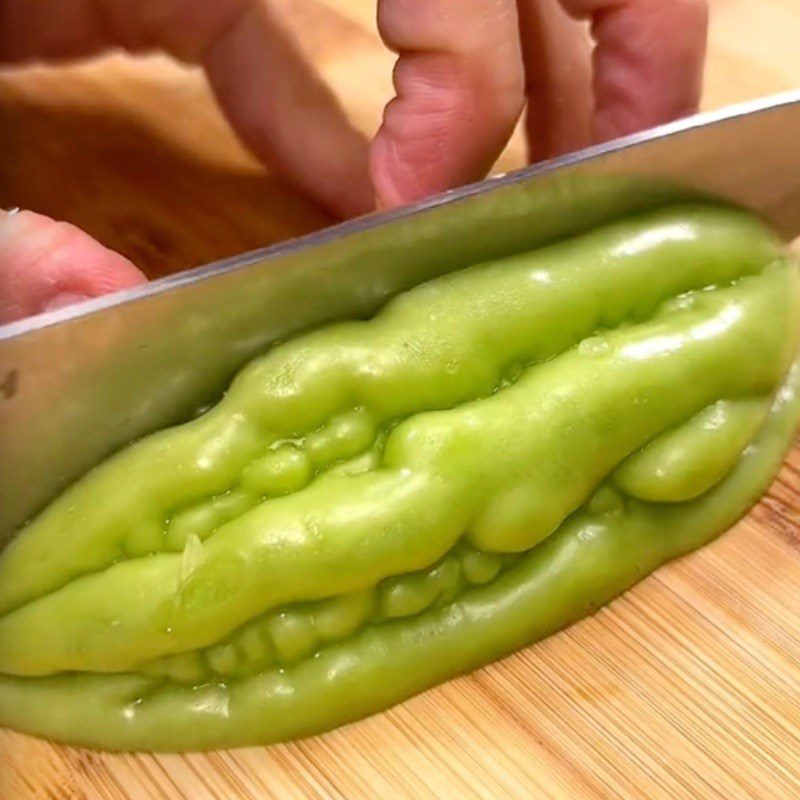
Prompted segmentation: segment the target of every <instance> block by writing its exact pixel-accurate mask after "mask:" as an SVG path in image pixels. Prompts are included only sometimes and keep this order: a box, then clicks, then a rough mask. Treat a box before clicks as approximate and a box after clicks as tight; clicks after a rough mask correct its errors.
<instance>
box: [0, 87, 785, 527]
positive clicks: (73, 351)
mask: <svg viewBox="0 0 800 800" xmlns="http://www.w3.org/2000/svg"><path fill="white" fill-rule="evenodd" d="M698 193H711V194H714V195H718V196H720V197H723V198H727V199H728V200H730V201H733V202H736V203H738V204H741V205H745V206H748V207H750V208H752V209H754V210H756V211H757V212H759V213H761V214H763V215H764V216H765V217H766V218H767V219H768V220H769V221H770V222H771V223H772V224H773V225H774V226H776V227H777V228H778V229H779V230H780V231H781V232H782V233H783V234H784V235H787V236H794V235H797V234H798V233H800V92H795V93H790V94H785V95H781V96H777V97H772V98H767V99H765V100H761V101H758V102H755V103H748V104H745V105H742V106H738V107H732V108H729V109H725V110H723V111H721V112H716V113H712V114H705V115H699V116H697V117H693V118H691V119H689V120H687V121H683V122H679V123H674V124H671V125H666V126H663V127H661V128H656V129H654V130H652V131H648V132H646V133H644V134H639V135H635V136H631V137H626V138H624V139H620V140H617V141H615V142H611V143H609V144H607V145H602V146H599V147H594V148H589V149H587V150H583V151H580V152H578V153H574V154H570V155H568V156H566V157H563V158H559V159H555V160H552V161H550V162H546V163H544V164H540V165H537V166H535V167H531V168H529V169H525V170H522V171H520V172H517V173H514V174H511V175H507V176H504V177H502V178H500V179H492V180H488V181H484V182H482V183H479V184H475V185H473V186H470V187H467V188H465V189H462V190H459V191H455V192H449V193H446V194H444V195H441V196H439V197H437V198H434V199H432V200H430V201H427V202H424V203H421V204H418V205H416V206H412V207H409V208H406V209H402V210H400V211H396V212H390V213H386V214H379V215H374V216H370V217H365V218H362V219H360V220H356V221H353V222H350V223H345V224H343V225H340V226H336V227H334V228H331V229H328V230H326V231H323V232H321V233H318V234H313V235H311V236H307V237H304V238H302V239H298V240H295V241H292V242H289V243H287V244H284V245H279V246H277V247H273V248H269V249H267V250H263V251H259V252H256V253H251V254H247V255H244V256H240V257H237V258H234V259H230V260H228V261H224V262H220V263H218V264H213V265H210V266H207V267H202V268H200V269H196V270H192V271H191V272H187V273H183V274H180V275H177V276H172V277H170V278H166V279H163V280H160V281H155V282H153V283H151V284H149V285H147V286H145V287H141V288H138V289H134V290H129V291H126V292H122V293H119V294H117V295H113V296H111V297H106V298H99V299H97V300H92V301H88V302H86V303H82V304H80V305H78V306H74V307H70V308H65V309H61V310H59V311H56V312H52V313H50V314H45V315H41V316H39V317H35V318H32V319H29V320H24V321H22V322H19V323H13V324H11V325H6V326H3V327H0V542H2V541H3V539H7V538H8V537H10V536H11V535H12V534H13V532H14V530H15V529H17V528H18V527H19V526H20V525H21V524H23V523H24V521H25V520H26V519H28V518H29V517H30V516H31V515H33V514H34V513H35V512H36V511H38V510H39V509H40V508H41V507H42V505H43V504H45V503H46V502H47V501H48V500H49V499H51V498H52V497H53V495H54V494H55V493H57V492H58V491H59V490H61V489H62V488H63V487H64V486H66V485H67V484H68V483H69V482H71V481H72V480H74V479H75V478H76V476H78V475H79V474H81V473H82V472H84V471H86V470H87V469H88V468H90V467H91V466H92V465H93V464H95V463H96V462H97V461H99V460H100V459H101V458H103V457H104V456H106V455H108V454H109V453H111V452H113V451H114V450H115V449H117V448H119V447H120V446H121V445H123V444H126V443H128V442H130V441H131V440H133V439H135V438H137V437H139V436H141V435H143V434H145V433H147V432H150V431H153V430H155V429H158V428H160V427H164V426H166V425H169V424H172V423H175V422H177V421H181V420H184V419H186V418H188V417H190V416H191V415H192V414H193V413H195V412H196V411H197V410H198V409H199V408H200V407H201V406H203V405H204V404H207V403H209V402H212V401H213V400H214V399H216V398H218V397H219V395H220V392H221V391H222V390H223V389H224V387H225V385H226V383H227V381H228V380H229V379H230V377H231V376H232V374H233V373H234V372H235V371H236V369H237V368H238V367H240V366H241V365H242V364H243V363H244V362H246V361H247V360H249V359H250V358H252V357H253V356H254V355H255V354H257V353H259V352H263V351H264V349H265V348H266V347H268V346H269V344H270V343H272V342H275V341H276V340H278V339H281V338H285V337H287V336H289V335H291V334H292V333H294V332H296V331H299V330H302V329H304V328H309V327H311V326H315V325H319V324H321V323H323V322H325V321H328V320H332V319H336V318H341V317H365V316H368V315H370V314H371V313H372V312H374V311H375V309H376V308H378V307H379V306H380V305H381V304H382V303H383V302H384V301H385V300H386V299H387V298H388V297H390V296H392V295H394V294H396V293H398V292H400V291H402V290H403V289H405V288H407V287H409V286H412V285H414V284H416V283H419V282H421V281H424V280H426V279H429V278H431V277H434V276H436V275H440V274H443V273H446V272H449V271H452V270H454V269H458V268H460V267H463V266H465V265H467V264H470V263H475V262H477V261H480V260H484V259H487V258H494V257H499V256H503V255H506V254H509V253H512V252H515V251H519V250H521V249H524V248H532V247H536V246H539V245H542V244H544V243H546V242H549V241H552V240H555V239H557V238H560V237H563V236H566V235H570V234H573V233H577V232H579V231H581V230H585V229H587V228H589V227H592V226H594V225H597V224H599V223H602V222H603V221H605V220H609V219H612V218H615V217H618V216H620V215H622V214H626V213H631V212H635V211H637V210H642V209H645V208H648V207H653V206H656V205H659V204H664V203H667V202H673V201H676V200H679V199H681V198H685V197H691V196H697V194H698Z"/></svg>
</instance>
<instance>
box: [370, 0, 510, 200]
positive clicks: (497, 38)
mask: <svg viewBox="0 0 800 800" xmlns="http://www.w3.org/2000/svg"><path fill="white" fill-rule="evenodd" d="M378 25H379V29H380V32H381V36H382V37H383V39H384V41H385V42H386V44H387V45H388V46H389V47H390V48H392V49H393V50H395V51H396V52H397V53H399V56H400V58H399V59H398V62H397V65H396V67H395V72H394V85H395V91H396V93H397V94H396V97H395V99H394V100H392V102H391V103H389V105H388V106H387V108H386V110H385V112H384V119H383V125H382V126H381V129H380V131H379V132H378V134H377V136H376V138H375V140H374V142H373V143H372V146H371V149H370V156H369V162H370V172H371V175H372V180H373V183H374V186H375V191H376V195H377V199H378V203H379V205H381V206H394V205H399V204H402V203H405V202H409V201H411V200H415V199H418V198H422V197H425V196H426V195H428V194H431V193H433V192H437V191H441V190H444V189H449V188H451V187H453V186H458V185H460V184H463V183H467V182H469V181H472V180H476V179H478V178H480V177H482V176H483V175H484V174H485V173H486V172H487V171H488V170H489V168H490V167H491V165H492V163H493V162H494V160H495V159H496V158H497V156H498V155H499V154H500V152H501V151H502V149H503V147H504V145H505V143H506V142H507V141H508V138H509V136H510V135H511V133H512V131H513V129H514V125H515V123H516V121H517V118H518V117H519V114H520V111H521V110H522V105H523V102H524V75H523V70H522V59H521V54H520V45H519V31H518V23H517V14H516V8H515V4H514V2H513V0H379V2H378Z"/></svg>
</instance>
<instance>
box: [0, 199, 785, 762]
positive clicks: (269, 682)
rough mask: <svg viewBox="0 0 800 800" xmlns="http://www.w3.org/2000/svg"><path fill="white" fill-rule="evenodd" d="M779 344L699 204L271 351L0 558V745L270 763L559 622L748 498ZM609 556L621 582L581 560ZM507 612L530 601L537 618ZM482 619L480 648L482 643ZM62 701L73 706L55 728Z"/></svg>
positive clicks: (756, 284)
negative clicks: (33, 734) (267, 748)
mask: <svg viewBox="0 0 800 800" xmlns="http://www.w3.org/2000/svg"><path fill="white" fill-rule="evenodd" d="M454 319H457V320H458V321H459V322H458V324H453V320H454ZM765 319H768V320H769V321H770V324H768V325H765V324H764V320H765ZM799 337H800V282H799V280H798V273H797V268H796V265H795V264H794V263H793V262H790V261H788V260H785V259H784V258H783V257H782V255H781V250H780V247H779V246H778V244H777V243H776V241H775V239H774V238H773V237H772V235H771V234H769V232H767V231H766V230H765V229H764V228H763V227H761V226H760V224H759V223H758V222H757V221H755V220H754V219H753V218H751V217H749V216H748V215H746V214H743V213H741V212H737V211H733V210H723V209H718V208H711V207H701V206H698V207H690V208H674V209H666V210H661V211H658V212H654V213H650V214H647V215H643V216H642V217H641V218H637V219H632V220H626V221H624V222H621V223H616V224H613V225H609V226H606V227H605V228H603V229H599V230H597V231H593V232H591V233H589V234H586V235H585V236H582V237H577V238H576V239H575V240H570V241H567V242H563V243H561V244H559V245H556V246H553V247H549V248H546V249H543V250H541V251H538V252H535V253H528V254H524V255H521V256H517V257H514V258H511V259H505V260H503V261H502V262H497V263H494V264H487V265H478V266H476V267H474V268H471V269H467V270H462V271H461V272H459V273H455V274H453V275H451V276H447V277H445V278H440V279H437V280H436V281H433V282H431V283H430V284H426V285H424V286H421V287H418V288H417V289H415V290H412V291H410V292H408V293H406V294H405V295H402V296H400V297H399V298H397V299H396V300H395V301H393V302H392V303H390V304H389V305H388V306H387V307H386V308H385V309H384V311H383V312H381V313H380V314H379V315H378V316H377V317H376V318H375V319H373V320H371V321H369V322H363V323H344V324H341V325H337V326H334V327H331V328H327V329H324V330H321V331H318V332H314V333H311V334H307V335H305V336H303V337H300V338H298V339H297V340H295V341H292V342H289V343H286V344H283V345H280V346H278V347H276V348H275V349H274V350H273V351H271V352H270V353H269V354H267V355H266V356H264V357H263V358H261V359H259V360H258V361H256V362H254V363H253V364H252V365H250V366H249V367H248V368H247V369H246V370H244V371H243V373H242V374H241V375H240V376H239V377H238V378H237V379H236V381H235V382H234V384H233V385H232V387H231V389H230V391H229V392H228V394H227V396H226V397H225V399H224V400H223V401H222V402H221V403H220V404H219V405H218V406H216V407H215V408H214V409H212V410H211V411H210V412H207V413H206V414H205V415H203V416H202V417H200V418H198V419H196V420H194V421H192V422H190V423H187V424H186V425H183V426H180V427H178V428H175V429H170V430H168V431H165V432H162V433H161V434H158V435H156V436H153V437H148V438H147V439H145V440H143V441H142V442H141V443H139V444H137V445H135V446H133V447H131V448H129V449H128V450H126V451H123V452H122V453H121V454H120V455H118V456H116V457H115V458H113V459H110V460H109V461H108V462H106V463H105V464H103V465H101V466H100V467H98V468H97V469H96V470H94V471H93V472H92V473H90V474H89V475H88V476H87V477H86V478H85V479H84V480H83V481H81V482H79V483H78V484H76V485H75V486H74V487H73V488H72V489H71V490H69V491H68V492H66V493H65V494H64V495H63V496H62V497H61V498H60V499H59V500H57V501H56V502H54V503H53V504H52V505H51V506H50V507H49V508H48V509H47V510H46V511H45V512H44V513H43V514H42V515H41V516H40V517H38V518H37V519H36V520H34V521H33V522H32V523H31V524H30V525H29V526H28V527H27V528H26V529H24V530H23V531H22V532H21V534H20V536H19V537H18V538H17V539H16V540H15V541H14V542H13V543H12V545H11V546H10V547H8V548H7V549H6V550H5V551H4V552H3V553H2V554H1V555H0V614H2V616H0V693H2V694H7V697H8V698H10V699H4V698H3V697H2V696H1V695H0V722H5V721H7V722H9V724H13V725H14V726H15V727H20V728H22V729H26V730H34V731H41V732H45V733H48V734H50V735H54V736H57V737H58V738H66V739H69V740H73V741H83V742H87V743H94V744H99V745H101V746H105V747H112V748H116V747H123V748H127V747H139V746H144V747H156V748H163V747H166V748H179V749H183V748H187V747H188V748H192V747H206V746H214V745H217V744H236V743H245V742H255V741H272V740H276V739H280V738H285V737H287V736H294V735H299V734H302V733H304V732H309V731H313V730H320V729H323V728H325V727H328V726H329V725H331V724H335V722H336V717H337V716H338V718H339V719H340V720H341V719H351V718H355V717H357V716H361V715H363V714H364V713H369V712H370V711H372V710H376V709H378V708H381V707H384V706H385V705H386V704H388V703H390V702H393V701H394V700H395V699H400V698H402V697H405V696H407V695H408V694H410V693H413V691H417V690H419V689H420V688H422V687H424V686H427V685H430V684H432V683H435V682H437V681H438V680H441V679H442V677H447V676H449V675H452V674H457V673H458V672H459V671H463V670H464V669H467V668H469V667H470V666H475V665H477V664H479V663H485V662H486V661H488V660H491V659H492V658H494V657H496V655H498V654H500V653H505V652H508V651H510V650H511V649H513V648H515V647H517V646H519V645H520V644H522V643H525V642H528V641H532V640H533V639H535V638H538V637H539V636H542V635H545V634H546V633H548V632H551V631H552V630H556V629H558V628H559V627H563V625H565V624H568V622H569V621H571V620H572V619H574V618H576V617H577V616H580V615H581V614H583V613H586V612H587V611H588V610H590V609H591V608H592V607H594V606H595V605H597V604H601V603H602V602H605V600H607V599H608V598H609V597H611V596H613V595H614V594H616V593H617V592H619V591H621V590H623V589H624V588H626V587H627V586H628V585H630V584H631V583H632V582H634V581H635V580H636V579H638V577H641V575H644V574H646V573H647V572H649V571H651V570H652V569H653V568H655V566H657V565H658V564H659V563H661V562H662V561H663V560H665V559H667V558H669V557H672V556H673V555H677V554H679V553H680V552H684V551H685V550H687V549H691V547H694V546H698V545H699V544H700V543H702V541H705V540H706V539H708V538H710V537H711V536H712V535H714V534H715V533H718V532H719V530H721V527H720V526H723V527H724V525H726V524H730V522H732V521H733V520H734V519H735V518H736V517H737V516H738V515H739V514H740V513H742V512H743V511H744V510H745V509H746V508H747V507H748V506H749V505H750V504H751V503H752V502H753V501H754V500H755V499H756V498H757V496H758V494H760V492H761V491H763V488H764V486H763V485H764V483H765V481H767V480H768V479H769V477H770V475H771V474H772V471H774V469H775V467H776V465H777V462H778V460H779V459H780V457H781V455H782V453H783V450H782V449H781V439H780V437H781V436H783V448H784V449H785V446H786V437H787V436H788V433H787V431H789V430H790V429H791V426H792V425H793V424H794V423H795V421H796V415H797V408H796V405H797V401H796V392H795V386H794V381H795V380H796V376H794V373H793V374H792V376H791V378H790V382H789V383H788V384H786V385H785V386H784V389H783V390H781V391H778V390H779V387H780V386H781V383H782V382H783V381H784V379H785V376H786V373H787V370H788V368H789V364H790V363H791V361H792V359H793V357H794V354H795V353H796V351H797V344H798V338H799ZM732 365H733V366H732ZM776 392H777V394H776ZM742 475H744V477H741V476H742ZM121 485H124V487H125V491H124V492H120V491H119V487H120V486H121ZM115 487H116V490H115ZM98 497H103V498H104V502H103V503H102V504H99V503H98V502H97V498H98ZM643 501H644V502H643ZM726 503H727V506H728V507H727V509H726V508H725V507H724V506H725V504H726ZM665 504H666V505H665ZM145 509H147V513H146V514H145V513H144V510H145ZM684 523H685V524H684ZM598 526H600V527H603V526H605V527H604V528H603V529H604V531H605V534H604V535H603V536H600V535H597V536H595V535H594V534H593V533H592V531H593V530H595V528H597V527H598ZM648 526H650V528H651V530H650V534H649V535H650V537H651V540H650V541H649V544H648V547H649V548H650V549H649V550H648V551H647V552H645V551H644V549H646V548H645V540H646V539H647V536H648V533H647V530H648ZM65 527H68V528H69V533H70V541H69V552H68V553H65V552H64V547H63V545H64V529H65ZM684 528H685V530H684ZM653 536H655V537H656V539H653V538H652V537H653ZM629 537H630V539H631V542H632V543H631V547H632V548H633V550H635V549H636V547H637V546H639V545H637V544H636V542H637V541H639V539H641V547H642V548H644V549H643V552H642V555H641V558H636V559H635V560H634V561H633V562H631V561H630V558H628V557H626V558H625V559H623V560H624V561H625V563H624V564H622V563H621V564H610V563H608V562H607V561H604V562H603V568H602V569H601V568H600V567H599V566H598V565H597V564H594V563H589V560H590V556H591V554H592V553H593V552H595V551H596V552H595V555H598V556H602V557H603V558H604V559H605V558H606V557H610V558H615V557H616V556H614V553H616V552H617V551H619V552H620V553H621V552H623V551H624V549H625V547H626V546H627V545H626V544H625V542H626V541H627V539H628V538H629ZM658 537H663V541H659V540H658ZM601 540H602V541H601ZM593 542H594V544H592V543H593ZM58 546H60V547H61V550H58ZM618 560H619V559H618ZM592 570H594V572H592ZM589 573H591V574H589ZM583 579H586V580H587V585H586V586H585V587H583V586H582V585H581V583H580V581H581V580H583ZM550 584H552V586H550ZM548 586H550V588H549V589H548ZM536 587H538V588H536ZM534 589H535V591H545V590H547V591H549V590H550V589H552V590H553V591H554V592H555V595H554V597H553V608H552V612H553V613H552V617H553V619H552V621H550V620H548V619H547V614H546V604H545V605H544V606H542V605H541V604H542V603H543V602H544V601H543V600H541V599H539V600H537V599H536V598H535V597H531V596H529V593H530V592H532V591H534ZM587 593H588V594H587ZM570 594H572V595H574V598H573V597H572V596H568V595H570ZM523 595H524V596H525V599H524V602H525V603H528V604H529V605H530V606H531V616H530V619H529V620H528V621H527V622H526V621H525V619H524V617H523V615H524V612H523V610H522V609H521V608H519V607H518V605H519V604H520V603H522V602H523V599H522V598H523ZM595 598H596V599H595ZM537 603H538V605H537ZM487 604H488V605H487ZM559 604H561V605H559ZM562 606H563V607H562ZM488 609H491V614H493V615H495V616H496V618H497V620H498V626H499V627H500V628H505V630H498V631H496V632H495V634H494V635H492V634H487V633H486V631H485V630H484V628H485V626H486V625H487V624H488V623H487V621H486V619H484V616H485V615H486V614H488V613H489V610H488ZM536 609H539V610H538V611H537V610H536ZM395 620H396V621H395ZM503 620H505V622H504V621H503ZM456 622H458V625H462V626H464V627H465V628H466V629H468V630H471V631H474V632H473V633H467V634H465V638H466V639H470V642H464V643H463V644H459V643H458V642H456V641H455V640H454V637H455V629H456V628H457V627H458V625H457V624H456ZM414 631H417V634H416V638H415V633H414ZM475 631H477V633H475ZM376 637H377V638H376ZM381 637H384V638H387V637H388V638H389V639H391V641H392V642H393V644H392V645H391V647H389V649H392V650H394V649H395V647H398V648H407V649H408V650H409V652H410V653H417V657H420V658H425V659H437V658H439V657H441V658H442V659H443V660H444V661H445V662H446V663H443V664H441V665H433V664H428V667H427V671H426V670H421V669H414V668H413V666H411V665H410V664H409V661H408V659H409V658H411V657H412V656H411V655H408V654H407V653H406V652H405V651H404V652H403V653H402V654H400V656H399V658H398V661H399V663H400V664H405V665H406V667H407V668H408V673H409V674H408V676H407V677H406V676H403V674H402V673H401V672H400V671H398V668H396V667H395V666H394V665H390V664H389V663H388V660H387V659H386V658H385V657H384V655H383V650H382V647H383V648H385V647H386V645H381V644H380V641H382V639H381ZM439 637H441V640H439ZM476 637H477V638H476ZM448 647H449V648H452V651H453V655H452V657H450V656H446V655H445V654H444V653H445V650H446V649H447V648H448ZM341 648H344V649H341ZM361 651H364V652H365V653H368V654H369V659H370V660H371V661H373V662H374V663H375V673H374V674H375V677H374V679H373V678H371V677H370V678H368V679H367V683H368V686H367V687H366V688H365V689H364V690H363V691H362V690H361V689H360V688H357V687H355V685H354V684H352V683H351V682H352V681H353V680H361V679H363V675H362V672H363V669H364V667H363V665H359V664H357V663H353V660H354V659H355V661H358V658H359V656H358V655H353V654H354V653H358V652H361ZM437 651H441V652H440V653H439V654H438V655H437ZM337 659H338V660H337ZM326 665H327V667H326ZM278 668H280V669H278ZM284 669H285V670H288V671H285V672H284ZM326 669H327V670H328V671H327V672H326V671H325V670H326ZM276 670H278V671H276ZM79 672H84V673H88V674H86V675H83V676H81V675H77V674H74V673H79ZM132 672H136V673H139V676H138V677H134V676H132V675H130V674H129V673H132ZM92 673H95V674H94V675H92ZM110 673H122V674H120V675H117V676H114V675H111V674H110ZM306 673H308V674H309V675H310V676H312V677H309V678H308V681H309V682H310V683H314V682H315V681H316V683H317V684H321V686H323V687H325V686H327V687H328V689H329V690H333V687H334V686H335V685H338V683H339V682H340V681H344V683H345V684H346V687H347V688H346V690H345V691H344V694H343V698H342V703H345V702H346V703H347V705H346V708H344V707H339V705H338V704H337V703H336V701H335V700H334V699H331V698H328V700H327V702H326V703H325V704H323V705H324V707H320V708H317V709H316V710H315V709H314V708H313V698H314V697H316V696H317V693H318V692H319V691H322V689H321V688H320V686H317V685H315V686H311V687H306V678H305V677H303V678H302V681H303V690H302V691H298V690H294V689H292V680H293V679H294V677H293V676H295V675H305V674H306ZM314 675H316V677H313V676H314ZM359 675H361V678H358V676H359ZM381 676H383V678H384V679H387V680H391V681H392V682H393V683H392V685H391V686H385V687H384V686H382V685H381ZM221 682H224V683H221ZM187 685H188V686H187ZM182 687H183V688H182ZM28 691H30V698H32V699H30V698H29V701H28V702H31V703H32V705H31V714H30V715H29V716H27V717H26V716H25V713H24V710H23V711H20V707H19V703H21V702H23V699H24V697H25V696H26V693H27V692H28ZM187 691H191V692H193V693H194V694H193V695H192V696H191V697H192V698H195V699H194V700H193V699H191V698H189V697H188V696H187V695H186V694H185V692H187ZM84 692H87V693H88V692H96V693H97V697H98V707H99V708H100V709H102V710H101V711H95V710H94V709H84V710H83V713H85V714H86V718H87V720H91V724H89V726H88V728H87V729H86V730H85V731H77V730H76V725H77V723H75V722H74V720H76V719H77V716H76V712H75V711H74V709H70V704H71V703H73V702H74V701H75V700H77V698H79V697H82V696H83V693H84ZM370 692H371V694H370ZM151 693H152V694H151ZM121 697H125V698H127V699H126V701H125V703H124V704H123V707H121V706H120V705H119V704H120V698H121ZM282 698H283V699H282ZM40 702H41V703H42V704H44V703H52V704H53V716H52V719H49V720H47V719H45V718H44V717H43V716H42V715H43V713H44V710H43V709H38V704H39V703H40ZM247 703H253V704H256V705H259V704H260V707H261V708H262V710H264V711H266V710H269V713H270V714H272V715H273V716H272V717H271V719H270V722H269V724H266V723H262V722H261V721H260V720H259V719H258V717H257V715H256V713H255V712H254V711H253V712H251V711H250V710H248V708H246V707H245V706H246V705H247ZM198 704H200V706H203V708H199V707H198ZM232 705H235V706H236V709H237V710H236V711H235V714H233V716H235V717H236V719H237V720H238V721H230V719H231V718H232V715H231V711H230V709H231V706H232ZM34 706H36V709H34ZM37 709H38V710H37ZM115 709H116V710H115ZM153 709H155V711H153ZM224 709H227V710H224ZM103 714H105V715H106V716H107V717H108V719H105V718H104V717H103ZM120 715H122V716H120ZM169 715H174V719H173V720H171V721H167V722H166V723H164V722H163V720H164V717H165V716H169ZM198 715H199V716H198ZM158 717H161V718H162V724H163V726H164V727H163V730H162V729H160V727H159V725H158V724H157V722H156V718H158ZM195 718H197V719H200V720H202V722H201V723H200V727H199V729H198V730H197V731H195V732H194V733H193V732H192V722H191V720H192V719H195ZM70 726H72V727H70ZM181 736H183V737H184V739H183V742H184V743H181V738H180V737H181Z"/></svg>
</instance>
